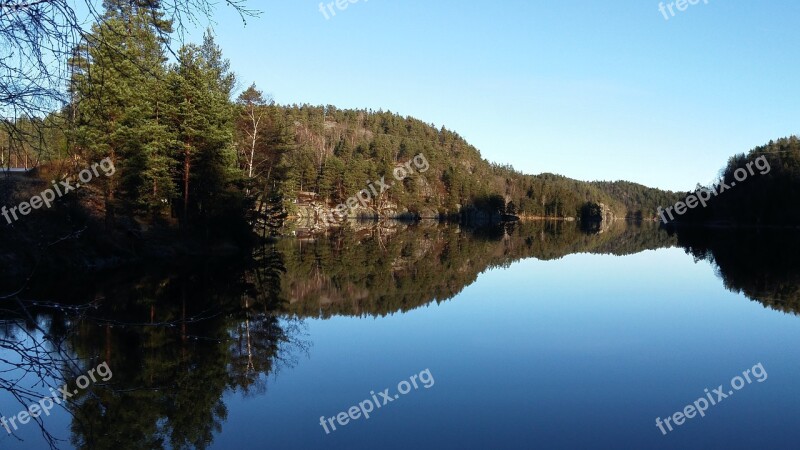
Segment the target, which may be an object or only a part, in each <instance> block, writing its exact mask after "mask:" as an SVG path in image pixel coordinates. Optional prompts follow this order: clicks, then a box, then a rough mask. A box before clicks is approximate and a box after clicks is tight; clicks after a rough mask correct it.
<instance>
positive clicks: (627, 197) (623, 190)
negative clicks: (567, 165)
mask: <svg viewBox="0 0 800 450" xmlns="http://www.w3.org/2000/svg"><path fill="white" fill-rule="evenodd" d="M591 184H592V185H593V186H596V187H597V188H598V189H600V190H601V191H603V192H605V193H606V194H608V195H609V196H611V197H612V198H614V199H616V200H618V201H620V202H622V204H623V205H624V206H625V210H626V211H627V217H628V218H632V219H653V218H655V217H656V211H657V210H658V207H659V206H663V205H671V204H674V203H675V202H676V201H678V200H680V195H679V194H678V193H675V192H672V191H662V190H660V189H654V188H650V187H647V186H644V185H641V184H638V183H632V182H630V181H594V182H592V183H591Z"/></svg>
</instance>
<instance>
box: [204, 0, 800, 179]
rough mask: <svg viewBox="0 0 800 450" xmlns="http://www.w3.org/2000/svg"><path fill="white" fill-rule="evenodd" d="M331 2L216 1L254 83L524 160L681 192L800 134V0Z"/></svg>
mask: <svg viewBox="0 0 800 450" xmlns="http://www.w3.org/2000/svg"><path fill="white" fill-rule="evenodd" d="M328 1H329V0H326V3H327V2H328ZM665 3H666V2H665ZM319 4H320V2H319V0H314V1H312V0H269V1H263V2H259V1H253V0H251V1H250V5H252V6H254V7H256V8H258V9H260V10H261V11H263V13H262V16H261V18H258V19H249V20H248V23H247V25H246V26H244V25H243V24H242V21H241V20H240V18H239V17H238V16H236V15H235V14H233V13H232V11H231V10H230V9H226V8H220V10H219V11H217V14H216V15H215V21H216V24H215V25H214V30H215V33H216V34H217V39H218V42H219V44H220V45H221V46H222V48H223V51H224V52H225V55H226V57H228V58H229V59H230V60H231V64H232V67H233V69H234V70H235V72H236V73H237V74H238V76H239V78H240V81H241V83H242V86H243V87H246V85H249V84H250V83H252V82H255V83H256V84H257V86H258V87H259V88H260V89H262V90H263V91H265V92H267V93H270V94H272V96H273V97H274V98H275V100H276V101H277V102H279V103H310V104H331V105H336V106H337V107H340V108H371V109H375V110H377V109H383V110H391V111H393V112H397V113H400V114H402V115H410V116H413V117H416V118H419V119H421V120H424V121H425V122H428V123H435V124H436V125H437V126H441V125H444V126H446V127H447V128H448V129H452V130H455V131H456V132H458V133H459V134H461V135H462V136H464V137H465V138H466V139H467V140H468V141H469V142H470V143H472V144H473V145H475V146H476V147H477V148H479V149H480V150H481V153H482V154H483V156H484V157H485V158H486V159H488V160H490V161H495V162H500V163H510V164H513V165H514V166H515V167H516V168H517V169H519V170H522V171H523V172H526V173H542V172H554V173H560V174H564V175H567V176H570V177H573V178H578V179H583V180H596V179H600V180H614V179H628V180H631V181H636V182H639V183H643V184H646V185H649V186H655V187H660V188H665V189H673V190H688V189H690V188H693V187H694V186H695V183H697V182H703V183H705V182H709V181H711V180H712V179H713V178H714V176H715V175H716V173H717V172H718V170H719V169H720V168H721V167H722V166H723V165H724V164H725V162H726V161H727V158H728V157H729V156H731V155H733V154H734V153H741V152H744V151H747V150H749V149H751V148H752V147H754V146H757V145H761V144H764V143H766V142H768V141H769V140H770V139H774V138H779V137H783V136H788V135H791V134H800V120H798V119H799V118H800V117H798V116H799V115H800V112H799V111H800V109H798V108H797V100H798V99H799V98H800V83H797V82H796V74H797V73H800V70H799V69H800V67H798V66H799V65H800V58H797V49H800V28H798V27H797V18H798V17H800V2H795V1H793V0H780V1H779V0H767V1H755V0H724V1H723V0H708V4H705V3H704V1H703V0H700V2H699V3H698V4H697V5H694V6H688V8H687V9H686V10H685V11H683V12H680V11H678V10H677V9H674V11H675V13H676V15H675V16H674V17H670V18H669V20H665V18H664V16H663V15H662V13H660V12H659V9H658V5H659V2H658V1H655V0H616V1H610V0H609V1H603V2H598V1H589V0H584V1H578V0H557V1H556V0H552V1H530V0H527V1H521V0H509V1H503V2H477V1H470V2H467V1H463V0H462V1H454V0H435V1H433V0H402V1H401V0H368V1H367V0H359V1H358V2H356V3H353V4H350V5H349V6H348V7H347V9H346V10H344V11H340V10H337V14H336V16H335V17H331V16H330V14H329V19H327V20H326V18H325V16H324V15H323V14H322V13H321V12H320V11H319ZM334 8H336V7H335V6H334ZM667 14H668V13H667ZM201 33H202V29H198V30H195V31H193V32H192V33H190V34H193V36H190V37H189V39H191V40H198V39H199V35H200V34H201ZM793 78H794V79H793Z"/></svg>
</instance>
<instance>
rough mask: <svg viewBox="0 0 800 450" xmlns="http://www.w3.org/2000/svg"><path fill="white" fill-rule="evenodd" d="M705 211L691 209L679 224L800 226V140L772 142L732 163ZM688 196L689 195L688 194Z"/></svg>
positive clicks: (723, 172) (726, 168)
mask: <svg viewBox="0 0 800 450" xmlns="http://www.w3.org/2000/svg"><path fill="white" fill-rule="evenodd" d="M706 189H713V190H714V191H715V192H716V193H717V194H716V195H713V196H712V197H711V199H710V200H709V201H708V202H707V205H708V206H707V207H705V208H700V207H698V208H694V209H689V210H688V211H687V212H686V213H685V214H684V215H682V216H679V217H676V221H677V222H688V223H709V222H716V223H729V224H736V225H757V226H758V225H764V226H797V225H800V211H798V209H797V200H798V198H800V138H798V137H797V136H791V137H788V138H783V139H779V140H777V141H770V142H769V143H768V144H767V145H764V146H760V147H756V148H755V149H753V150H751V151H750V152H749V153H747V154H744V153H742V154H739V155H735V156H733V157H731V158H730V159H729V160H728V164H727V166H725V168H723V169H722V171H721V172H720V177H719V181H718V182H717V184H716V185H715V186H708V187H707V188H706ZM688 194H689V193H687V194H686V195H688Z"/></svg>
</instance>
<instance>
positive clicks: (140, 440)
mask: <svg viewBox="0 0 800 450" xmlns="http://www.w3.org/2000/svg"><path fill="white" fill-rule="evenodd" d="M798 244H800V242H798V240H797V239H796V238H789V237H787V236H780V235H778V234H776V233H744V232H736V233H734V232H719V231H715V232H714V233H710V232H705V233H703V232H686V231H683V232H681V233H679V235H670V234H669V233H667V232H665V231H663V230H661V229H659V227H658V226H657V225H655V224H652V223H638V224H636V223H624V222H618V223H614V224H612V225H611V226H608V227H603V228H598V229H595V230H593V231H592V232H584V231H581V230H580V228H579V226H578V225H576V224H574V223H569V222H525V223H514V224H507V225H503V226H498V227H495V228H490V229H480V230H471V229H465V228H462V227H458V226H452V225H442V224H438V223H422V224H419V225H413V226H412V225H407V224H401V223H386V224H381V225H375V224H370V225H360V226H358V227H356V228H355V229H349V230H340V231H337V232H335V233H331V234H328V235H325V236H316V237H313V236H306V237H304V238H298V239H284V240H281V241H278V242H277V243H275V244H273V245H269V246H265V247H263V248H259V249H257V250H256V251H254V253H253V256H252V258H251V260H250V261H247V262H246V263H233V262H231V261H224V262H216V263H214V262H207V263H202V264H197V265H194V266H192V267H184V268H181V269H166V268H161V269H152V270H149V271H141V272H126V273H122V274H116V275H115V276H111V277H108V276H104V277H98V278H96V279H91V280H60V281H53V282H50V283H47V282H44V281H41V282H36V283H32V284H31V285H32V286H35V288H31V289H28V290H26V291H25V292H23V293H21V294H20V295H18V296H16V297H15V301H16V305H15V306H14V307H9V308H7V309H5V310H3V311H2V312H0V318H1V319H2V320H4V323H5V324H6V327H5V330H4V334H3V335H2V340H0V345H2V346H3V349H4V350H5V353H6V354H14V355H17V358H18V359H19V360H20V361H26V362H25V365H24V366H19V367H16V368H14V369H15V370H24V371H28V372H30V373H35V374H37V375H38V376H41V377H43V378H46V379H47V380H48V383H49V385H50V386H57V385H60V384H61V383H62V382H64V381H67V380H70V379H74V377H75V376H77V375H79V374H81V373H83V372H84V371H85V369H87V368H90V367H94V366H96V365H97V363H99V362H102V361H106V362H108V364H109V366H110V367H111V368H112V370H113V373H114V376H113V378H112V379H111V380H110V381H109V382H108V383H97V384H94V385H92V386H90V387H89V388H88V389H86V390H85V391H81V392H80V393H79V394H78V395H76V396H75V397H73V398H72V402H71V403H70V404H69V406H68V409H69V413H70V415H71V416H72V418H71V422H70V427H69V433H70V442H69V445H67V446H70V445H71V446H73V447H76V448H112V447H116V446H118V445H119V443H125V448H175V449H178V448H207V447H209V446H210V445H211V444H212V443H213V440H214V437H215V436H216V435H218V434H219V433H221V432H222V431H223V428H224V425H225V422H226V420H227V408H226V405H225V403H224V402H223V395H224V394H225V393H227V392H237V393H241V394H243V395H245V396H262V395H263V394H264V393H265V392H266V391H267V390H268V384H267V381H268V379H269V377H268V375H270V374H274V373H276V371H277V370H278V369H280V368H281V367H292V366H293V365H294V364H296V363H297V362H298V361H299V360H300V359H301V358H302V357H304V355H305V353H306V352H307V350H308V348H309V347H310V345H311V344H312V343H311V342H308V340H307V335H306V333H305V331H304V320H305V319H308V318H330V317H332V316H337V315H343V316H384V315H389V314H395V313H398V312H405V311H409V310H412V309H415V308H419V307H421V306H424V305H426V304H428V303H431V302H443V301H447V300H449V299H452V298H453V297H455V296H456V295H457V294H458V293H459V292H461V291H462V290H463V289H464V288H465V287H466V286H469V285H470V284H472V283H474V282H475V281H476V280H477V278H478V276H479V275H480V274H481V273H482V272H484V271H486V270H487V269H491V268H497V267H508V266H509V265H510V264H512V263H514V262H515V261H518V260H522V259H525V258H537V259H540V260H552V259H558V258H562V257H564V256H566V255H569V254H574V253H597V254H609V255H628V254H633V253H638V252H642V251H645V250H655V249H659V248H667V247H674V246H677V245H680V246H682V247H684V248H685V249H686V251H687V252H689V253H691V254H692V255H694V256H695V257H696V258H697V259H707V260H709V261H712V262H714V263H715V264H716V265H717V266H718V267H719V272H720V275H721V277H722V278H723V280H724V283H725V286H726V287H727V288H729V289H733V290H736V291H741V292H744V293H745V294H746V295H747V296H749V297H750V298H753V299H755V300H758V301H760V302H762V303H764V304H765V305H766V306H769V307H772V308H775V309H779V310H781V311H788V312H793V313H796V312H797V311H798V308H799V307H800V301H799V299H798V294H799V292H798V289H799V287H800V278H799V277H800V272H799V271H798V270H797V269H798V267H797V265H798V259H797V258H796V257H795V256H794V255H796V254H797V252H796V250H797V248H796V247H797V245H798ZM4 291H5V289H4ZM19 342H25V343H26V344H25V345H20V344H19ZM3 369H8V367H4V368H3ZM2 389H3V390H5V391H7V392H13V393H14V394H15V395H17V396H18V397H17V400H18V402H19V405H9V404H5V405H2V406H3V411H11V410H21V409H22V408H23V406H21V405H24V404H30V403H31V402H30V401H28V400H30V399H35V398H36V395H37V394H36V392H35V391H31V390H28V391H26V390H23V389H22V388H21V387H20V386H19V385H16V384H13V383H11V382H5V383H4V384H3V385H2ZM39 425H42V426H43V427H44V429H45V431H47V430H46V424H45V423H40V424H39ZM50 443H51V444H52V446H54V447H55V446H63V445H60V444H59V443H58V442H55V441H52V442H50Z"/></svg>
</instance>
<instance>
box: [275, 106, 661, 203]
mask: <svg viewBox="0 0 800 450" xmlns="http://www.w3.org/2000/svg"><path fill="white" fill-rule="evenodd" d="M274 108H275V110H276V111H278V114H282V115H283V116H284V120H283V123H284V125H288V127H289V128H290V129H291V130H292V133H291V134H292V135H293V136H294V142H293V143H292V146H293V147H294V149H293V151H291V152H288V153H287V154H286V155H285V156H286V162H285V167H286V180H287V186H288V187H289V188H288V189H286V191H285V192H286V193H287V195H292V193H294V192H297V191H298V190H301V191H310V192H313V193H316V194H319V195H320V196H321V197H322V198H324V199H325V200H327V201H328V202H330V203H333V204H336V203H340V202H342V201H344V200H345V199H346V198H347V197H349V196H351V195H353V193H354V192H358V191H359V190H360V189H363V187H364V182H365V180H372V179H378V178H380V177H382V176H387V178H388V175H389V174H391V170H392V169H393V168H394V167H395V166H396V165H397V164H398V163H399V162H402V161H405V160H407V159H408V158H410V157H413V156H414V155H416V154H420V153H421V154H424V155H425V157H426V158H427V159H428V160H429V161H430V163H431V168H432V169H431V170H429V171H428V172H426V173H425V174H424V176H420V178H422V180H420V181H419V182H406V183H403V184H402V185H399V186H396V187H393V188H392V189H391V190H390V191H389V192H388V193H387V195H388V197H389V199H390V200H391V201H393V202H395V203H397V204H400V205H404V206H406V207H408V209H409V210H411V211H421V210H433V211H435V212H437V213H439V214H440V215H443V216H447V215H451V214H456V213H458V212H459V211H461V210H462V208H464V207H467V206H474V207H478V208H479V209H489V210H494V211H500V212H503V213H509V214H516V215H521V216H531V217H574V218H579V217H581V212H582V209H583V208H584V206H586V205H587V203H603V204H605V205H606V206H607V207H608V208H610V209H612V210H613V211H614V212H615V213H616V215H617V216H618V217H625V216H630V217H633V216H638V217H644V218H648V219H649V218H653V217H655V210H656V205H657V204H658V200H659V199H662V198H664V197H667V198H671V197H670V195H671V194H670V193H663V192H661V191H659V190H657V189H649V188H645V187H644V186H640V185H635V184H633V183H614V184H610V185H608V184H604V183H586V182H582V181H577V180H572V179H569V178H567V177H563V176H560V175H555V174H541V175H526V174H523V173H521V172H519V171H517V170H515V169H514V168H513V167H511V166H510V165H499V164H495V163H491V162H489V161H487V160H486V159H484V158H483V157H482V156H481V153H480V152H479V151H478V149H476V148H475V147H474V146H472V145H470V144H469V143H468V142H467V141H466V140H464V139H463V138H462V137H461V136H460V135H459V134H458V133H456V132H454V131H451V130H448V129H446V128H445V127H438V128H437V127H436V126H435V125H433V124H427V123H425V122H422V121H420V120H417V119H414V118H411V117H403V116H400V115H398V114H394V113H392V112H384V111H368V110H339V109H337V108H335V107H333V106H327V107H321V106H319V107H315V106H309V105H302V106H298V105H293V106H286V107H280V106H274ZM612 187H613V189H612ZM631 199H632V200H631Z"/></svg>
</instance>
